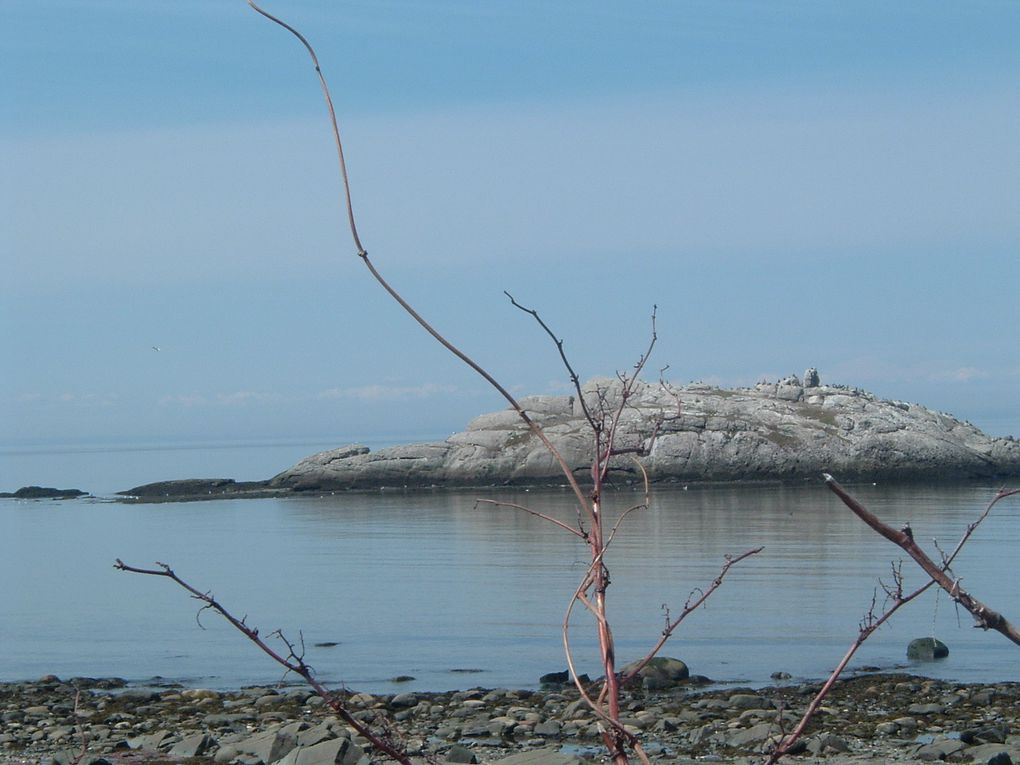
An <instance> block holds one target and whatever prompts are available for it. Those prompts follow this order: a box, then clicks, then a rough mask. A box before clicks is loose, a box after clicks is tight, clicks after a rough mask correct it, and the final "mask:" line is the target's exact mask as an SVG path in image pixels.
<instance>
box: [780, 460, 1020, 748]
mask: <svg viewBox="0 0 1020 765" xmlns="http://www.w3.org/2000/svg"><path fill="white" fill-rule="evenodd" d="M825 482H826V485H827V486H828V487H829V489H831V490H832V492H833V493H835V494H836V496H838V497H839V498H840V499H841V500H842V501H843V504H845V505H846V506H847V507H848V508H850V510H851V511H853V513H854V514H855V515H856V516H857V517H858V518H860V519H861V520H863V521H864V522H865V523H866V524H868V526H870V527H871V528H872V529H874V530H875V531H876V532H878V533H879V534H881V535H882V536H883V537H885V538H886V539H888V540H889V541H891V542H893V543H894V544H896V545H897V546H899V547H900V548H901V549H903V550H904V551H905V552H906V553H907V554H908V555H909V556H910V557H911V558H913V559H914V561H915V562H916V563H917V564H918V565H919V566H920V567H921V569H922V570H923V571H924V572H925V574H927V575H928V576H929V579H928V581H927V582H926V583H925V584H924V585H922V586H921V587H919V588H918V589H916V590H914V591H913V592H912V593H910V594H909V595H904V594H903V575H902V570H901V566H900V565H899V564H894V565H893V570H892V575H893V584H892V585H885V584H883V585H882V589H883V590H884V591H885V593H886V596H887V598H888V602H890V603H891V605H889V606H888V607H887V608H886V610H885V611H884V612H883V613H882V614H881V615H880V616H875V613H874V611H875V598H874V597H873V598H872V602H871V608H870V609H869V610H868V613H867V614H866V615H865V617H864V619H863V620H862V622H861V626H860V631H859V632H858V635H857V639H856V640H854V642H853V643H852V644H851V645H850V648H849V649H847V652H846V654H845V655H844V656H843V658H842V660H841V661H840V662H839V664H838V665H836V668H835V669H834V670H833V671H832V674H830V675H829V678H828V680H826V682H825V684H824V685H823V686H822V688H821V690H819V691H818V693H817V694H816V695H815V697H814V698H813V699H812V700H811V703H810V704H809V705H808V708H807V710H806V711H805V712H804V715H803V717H802V718H801V720H800V722H799V723H798V724H797V727H796V728H794V730H793V731H792V732H791V733H790V734H789V735H787V736H784V737H783V738H782V739H780V741H779V742H778V743H777V744H776V746H775V748H774V749H773V751H772V752H771V753H770V754H769V756H768V758H767V759H766V760H765V763H764V765H774V764H775V763H776V762H777V761H778V760H779V758H781V757H782V756H783V755H785V754H788V753H789V752H790V751H791V749H792V748H793V745H794V744H795V743H796V742H797V740H798V739H800V737H801V736H802V735H803V733H804V730H805V728H806V727H807V725H808V724H809V723H810V722H811V720H812V719H813V718H814V716H815V713H816V712H817V711H818V707H819V706H820V705H821V703H822V701H823V700H824V699H825V698H826V696H828V695H829V692H830V691H831V690H832V687H833V685H834V684H835V683H836V681H837V680H838V679H839V677H840V676H841V675H842V673H843V671H844V670H845V669H846V667H847V664H849V662H850V659H851V658H853V656H854V654H855V653H857V649H859V648H860V647H861V645H863V644H864V641H865V640H867V639H868V638H869V637H870V636H871V635H872V634H873V633H874V632H875V630H877V629H878V628H879V627H881V626H882V625H883V624H885V623H886V622H887V621H888V620H889V619H890V618H891V617H892V615H893V614H895V613H896V612H897V611H898V610H899V609H900V608H902V607H903V606H905V605H906V604H907V603H909V602H910V601H912V600H914V599H915V598H917V597H918V596H919V595H921V594H922V593H924V592H926V591H927V590H928V589H929V588H931V587H932V586H933V585H936V584H937V585H938V586H939V587H941V588H942V589H944V590H945V591H946V592H948V593H949V596H950V597H951V598H953V600H955V601H956V602H957V603H959V604H960V605H962V606H963V607H964V608H966V609H967V610H968V611H970V613H971V614H972V615H973V616H974V618H975V619H976V620H977V622H978V623H977V624H976V625H975V626H977V627H982V628H983V629H995V630H997V631H998V632H1002V633H1003V634H1004V635H1005V636H1006V637H1007V638H1009V639H1010V640H1012V641H1013V642H1014V643H1017V642H1018V640H1017V636H1016V629H1015V628H1014V627H1013V626H1012V625H1011V624H1010V623H1009V622H1008V621H1006V619H1005V618H1004V617H1002V616H1001V615H1000V614H998V613H996V612H995V611H992V610H991V609H989V608H988V607H987V606H985V605H984V604H983V603H981V602H980V601H979V600H977V598H974V597H973V596H972V595H969V594H967V593H965V592H963V591H962V590H961V589H960V587H959V580H958V579H953V578H951V577H949V576H948V575H947V572H948V571H949V567H950V565H951V564H952V562H953V561H954V560H955V559H956V557H957V555H959V553H960V551H961V550H962V549H963V546H964V545H965V544H966V543H967V541H968V540H969V539H970V538H971V536H972V535H973V534H974V531H975V529H977V527H978V526H979V525H980V524H981V522H982V521H984V520H985V518H987V517H988V514H989V513H990V512H991V510H992V508H993V507H994V506H995V505H996V504H997V503H998V502H999V501H1000V500H1002V499H1005V498H1006V497H1011V496H1013V495H1015V494H1020V489H1010V490H1006V489H1002V490H1000V491H998V492H997V493H996V494H995V496H994V497H993V498H992V500H991V501H990V502H989V503H988V504H987V505H986V506H985V509H984V512H982V513H981V515H980V516H978V518H977V520H975V521H973V522H972V523H970V524H968V525H967V528H966V530H965V531H964V533H963V536H962V537H961V539H960V541H959V543H957V545H956V548H955V549H954V550H953V552H952V554H951V555H946V554H945V553H942V556H941V557H942V563H941V565H940V564H936V563H935V562H934V561H933V560H932V559H931V558H930V557H928V555H927V554H926V553H925V552H924V551H923V550H921V549H920V548H919V547H918V546H917V544H916V543H915V542H914V534H913V531H912V530H911V529H910V526H909V525H908V526H905V527H903V528H902V529H899V530H896V529H894V528H892V527H891V526H889V525H887V524H885V523H883V522H882V521H881V520H879V519H878V517H877V516H875V515H874V514H873V513H871V512H870V511H869V510H867V509H866V508H865V507H864V506H863V505H862V504H861V503H860V502H858V501H857V500H856V499H854V498H853V497H852V496H851V495H850V494H849V493H848V492H847V491H846V489H844V488H843V487H842V486H840V485H839V483H837V482H836V480H835V479H834V478H833V477H832V476H831V475H829V474H828V473H826V474H825ZM972 609H973V610H972Z"/></svg>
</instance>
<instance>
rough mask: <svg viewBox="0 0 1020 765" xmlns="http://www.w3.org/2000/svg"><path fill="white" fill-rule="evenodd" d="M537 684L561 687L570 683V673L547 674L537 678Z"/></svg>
mask: <svg viewBox="0 0 1020 765" xmlns="http://www.w3.org/2000/svg"><path fill="white" fill-rule="evenodd" d="M538 682H539V684H540V685H563V684H564V683H569V682H570V672H569V671H568V670H563V671H562V672H547V673H546V674H544V675H542V676H541V677H540V678H538Z"/></svg>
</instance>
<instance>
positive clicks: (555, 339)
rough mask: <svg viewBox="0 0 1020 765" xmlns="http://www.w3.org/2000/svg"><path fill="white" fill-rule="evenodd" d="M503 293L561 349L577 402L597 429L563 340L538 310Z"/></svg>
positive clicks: (557, 348)
mask: <svg viewBox="0 0 1020 765" xmlns="http://www.w3.org/2000/svg"><path fill="white" fill-rule="evenodd" d="M503 294H504V295H506V296H507V297H508V298H510V304H511V305H512V306H513V307H514V308H518V309H520V310H521V311H524V313H527V314H530V315H531V316H532V317H534V319H535V321H537V322H538V326H540V327H541V328H542V329H543V330H545V333H546V334H547V335H549V337H550V338H551V339H552V341H553V343H554V344H555V346H556V350H557V351H559V354H560V360H561V361H562V362H563V366H565V367H566V368H567V374H568V375H569V376H570V383H571V384H572V385H573V386H574V391H575V392H576V393H577V402H578V403H579V404H580V405H581V411H582V412H583V413H584V418H585V419H586V420H587V421H588V424H589V425H590V426H591V428H592V430H597V429H598V427H599V426H598V424H597V423H596V422H595V419H594V418H593V417H592V414H591V412H590V411H589V410H588V403H587V402H586V401H585V400H584V394H583V393H582V392H581V378H580V377H578V376H577V372H575V371H574V367H573V366H571V364H570V359H568V358H567V354H566V351H564V350H563V340H562V339H561V338H558V337H556V333H554V332H553V331H552V329H550V328H549V325H548V324H546V323H545V321H543V319H542V317H541V316H539V315H538V311H537V310H535V309H534V308H527V307H525V306H523V305H521V304H520V303H518V302H517V299H516V298H515V297H514V296H513V295H511V294H510V293H509V292H507V291H506V290H503Z"/></svg>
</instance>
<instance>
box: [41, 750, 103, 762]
mask: <svg viewBox="0 0 1020 765" xmlns="http://www.w3.org/2000/svg"><path fill="white" fill-rule="evenodd" d="M50 765H111V763H110V761H109V760H108V759H106V758H105V757H101V756H99V755H96V754H86V755H85V756H84V757H83V756H82V753H81V750H80V749H64V750H62V751H59V752H55V753H54V754H53V756H52V757H50Z"/></svg>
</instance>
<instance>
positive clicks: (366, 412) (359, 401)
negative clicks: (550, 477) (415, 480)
mask: <svg viewBox="0 0 1020 765" xmlns="http://www.w3.org/2000/svg"><path fill="white" fill-rule="evenodd" d="M265 7H266V9H267V10H269V11H271V12H273V13H275V14H277V15H279V16H281V17H282V18H284V19H285V20H286V21H288V22H289V23H291V24H292V25H294V26H296V27H297V28H298V29H300V30H301V31H302V33H303V34H304V35H305V36H306V37H307V38H308V39H309V41H310V42H311V43H312V44H313V45H314V46H315V47H316V50H317V52H318V54H319V59H320V62H321V64H322V69H323V72H324V74H325V75H326V77H327V79H328V80H329V83H330V85H331V87H332V91H333V98H334V101H335V103H336V107H337V111H338V115H339V118H340V122H341V130H342V132H343V136H344V142H345V149H346V152H347V157H348V163H349V168H350V172H351V183H352V191H353V196H354V206H355V211H356V215H357V218H358V225H359V230H360V233H361V236H362V239H363V241H364V244H365V246H366V248H367V249H368V251H369V253H370V254H371V256H372V259H373V261H374V262H375V264H376V265H377V267H378V268H379V269H380V270H381V271H382V272H383V273H384V275H386V277H387V278H388V279H390V281H391V282H392V283H393V284H394V285H395V286H396V287H397V289H399V290H401V291H402V292H403V294H404V295H405V297H406V298H407V299H408V300H410V301H411V302H412V303H413V304H414V305H416V306H417V307H418V308H419V310H420V311H421V312H422V313H423V314H424V315H426V316H427V317H428V318H429V319H430V320H432V321H433V322H434V323H435V325H436V326H437V327H438V328H439V329H440V330H441V331H443V332H445V333H446V334H447V335H448V336H449V338H450V339H451V340H452V341H453V342H455V343H457V344H458V345H460V346H461V347H462V348H463V349H464V350H465V351H466V352H468V353H469V354H470V355H472V356H473V357H474V358H475V359H476V360H477V361H478V362H479V363H481V364H482V365H483V366H485V367H486V368H488V369H489V370H490V371H491V372H492V373H493V374H494V375H495V376H496V377H497V378H499V379H500V380H501V381H503V383H504V384H505V385H506V386H507V387H508V388H509V389H511V390H512V391H514V392H515V393H518V394H521V395H527V394H533V393H565V392H568V380H567V375H566V373H565V371H564V369H563V367H562V365H561V364H560V362H559V360H558V357H557V355H556V352H555V348H554V347H553V345H552V344H551V343H550V342H549V340H548V338H546V337H545V336H544V335H543V334H542V332H541V331H540V330H539V328H538V327H537V326H536V325H535V323H534V322H533V321H532V320H531V319H530V318H529V317H528V316H526V315H524V314H523V313H521V312H520V311H517V310H515V309H513V308H512V307H511V306H510V305H509V302H508V300H507V298H506V297H505V296H504V294H503V291H504V290H507V291H509V292H511V293H512V294H513V295H514V296H515V297H516V298H517V299H518V300H520V301H521V302H522V303H524V304H526V305H529V306H532V307H535V308H537V309H539V311H540V312H541V314H542V316H543V318H544V319H546V320H547V321H548V323H549V324H550V325H551V326H552V327H553V329H554V330H555V332H556V333H557V334H558V335H559V336H560V337H562V338H563V340H564V343H565V348H566V351H567V353H568V354H569V356H570V359H571V361H572V362H573V364H574V366H575V367H576V369H577V370H578V372H579V374H580V375H581V377H582V378H589V377H593V376H596V375H611V374H613V373H615V372H616V371H617V370H626V369H628V368H630V367H631V365H632V364H633V362H634V361H635V360H636V359H637V357H638V355H639V354H640V353H641V352H642V351H643V350H644V348H645V347H646V345H647V343H648V340H649V334H650V326H651V320H650V317H651V313H652V310H653V306H657V333H658V343H657V345H656V348H655V351H654V355H653V359H652V361H651V363H650V368H651V370H652V371H651V372H650V377H651V378H652V379H654V378H655V377H657V374H658V372H657V370H658V369H659V368H660V367H664V366H666V365H669V371H668V373H667V376H668V377H669V378H670V379H672V380H673V381H674V382H676V383H686V382H689V381H693V380H699V381H705V382H711V383H716V384H719V385H725V386H744V385H753V384H754V383H756V382H758V381H759V380H762V379H772V380H774V379H777V378H778V377H780V376H785V375H787V374H791V373H796V374H800V373H802V372H803V370H804V369H805V368H807V367H817V368H818V369H819V371H820V374H821V377H822V381H823V382H825V383H836V384H844V385H851V386H857V387H862V388H865V389H867V390H869V391H871V392H873V393H875V394H876V395H879V396H881V397H883V398H891V399H900V400H907V401H912V402H916V403H921V404H924V405H926V406H929V407H931V408H933V409H938V410H943V411H948V412H951V413H953V414H955V415H957V416H959V417H961V418H962V419H966V420H969V421H971V422H973V423H975V424H976V425H978V426H979V427H982V428H984V429H985V430H987V431H988V432H989V433H991V434H993V435H1007V434H1015V435H1020V403H1018V397H1017V395H1016V393H1017V389H1018V386H1020V359H1018V350H1020V347H1018V339H1020V321H1018V320H1020V312H1018V309H1017V287H1018V286H1020V257H1018V255H1020V141H1018V136H1020V46H1017V45H1016V37H1017V32H1018V31H1020V4H1018V3H1015V2H1006V1H1005V0H1003V1H1001V2H985V1H983V0H974V1H973V2H968V3H951V2H929V1H928V0H925V1H924V2H920V1H919V0H918V1H911V0H904V1H903V2H897V3H887V2H853V3H850V2H826V3H812V2H786V1H784V0H771V1H770V2H743V1H737V0H711V2H708V1H705V2H693V1H685V0H676V1H675V2H663V1H656V0H637V1H635V2H610V1H609V0H590V1H586V2H576V1H568V0H564V1H563V2H556V3H550V2H537V1H530V0H519V1H516V2H488V1H486V0H413V1H410V2H407V1H404V0H371V1H369V0H358V1H347V0H328V1H327V0H265ZM0 58H2V60H3V62H4V65H3V66H2V67H0V173H2V175H0V181H2V183H0V269H2V271H0V273H2V283H3V287H2V288H0V370H2V374H0V447H11V448H12V447H17V446H19V445H26V444H46V443H92V442H97V443H99V442H125V441H146V442H157V443H158V442H173V441H222V440H245V439H267V440H272V439H300V438H327V439H330V438H336V439H337V440H338V441H342V440H344V439H347V438H348V437H351V438H357V437H364V436H368V435H372V436H376V437H380V438H391V439H393V440H401V439H408V440H410V439H416V438H424V437H429V438H431V437H437V436H438V437H443V436H445V435H448V434H449V433H452V432H455V431H458V430H462V429H463V428H464V427H465V425H466V424H467V422H468V421H469V420H470V419H471V418H472V417H473V416H475V415H477V414H480V413H482V412H486V411H492V410H495V409H499V408H502V407H503V406H504V402H503V401H502V400H501V399H500V398H499V397H498V395H497V394H495V393H494V392H493V391H492V390H490V389H488V388H487V386H486V384H485V383H484V382H483V381H481V380H480V379H479V378H478V377H477V376H476V375H475V374H474V373H473V372H471V371H470V370H469V369H467V368H466V367H464V366H463V365H462V364H461V363H460V362H458V361H457V360H456V359H454V358H453V357H451V356H450V355H449V354H448V353H446V352H445V351H444V350H443V349H441V348H440V347H438V346H437V345H436V344H435V343H434V342H432V341H431V340H430V339H429V338H428V337H427V336H426V335H424V333H423V332H422V331H421V330H420V329H419V328H418V327H417V326H416V325H414V324H413V323H412V322H411V320H410V319H409V318H408V317H407V316H405V315H403V314H402V313H401V311H400V309H399V308H398V307H397V306H396V305H395V304H393V303H392V301H390V300H389V298H388V297H387V296H386V295H385V294H384V293H383V292H382V291H381V289H380V288H379V287H378V286H377V285H376V284H375V283H374V282H373V281H372V280H371V278H370V276H369V274H368V273H367V271H366V270H365V269H364V266H363V265H362V263H361V262H360V260H359V259H358V258H357V257H356V255H355V248H354V245H353V244H352V242H351V239H350V236H349V233H348V232H347V229H346V221H345V217H344V213H343V210H342V208H341V197H340V184H339V179H338V174H337V167H336V159H335V155H334V151H333V147H332V143H331V136H330V132H329V124H328V121H327V117H326V112H325V107H324V104H323V100H322V96H321V93H320V91H319V89H318V84H317V81H316V79H315V76H314V70H313V69H312V66H311V64H310V61H309V59H308V57H307V54H306V53H305V51H304V49H303V48H302V47H301V46H300V44H299V43H298V42H297V41H296V40H295V39H294V38H292V37H291V36H290V35H288V34H287V33H286V32H285V31H283V30H282V29H280V28H279V27H277V26H275V25H273V24H271V23H269V22H268V21H266V20H265V19H263V18H261V17H260V16H258V15H257V14H255V13H254V12H253V11H252V10H251V9H249V8H248V7H247V5H246V4H245V3H244V2H243V0H200V1H199V0H175V2H172V3H165V2H163V3H157V2H147V1H141V0H90V1H89V2H84V0H48V1H47V2H39V0H5V2H4V5H3V24H2V25H0ZM157 349H158V350H157Z"/></svg>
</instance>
